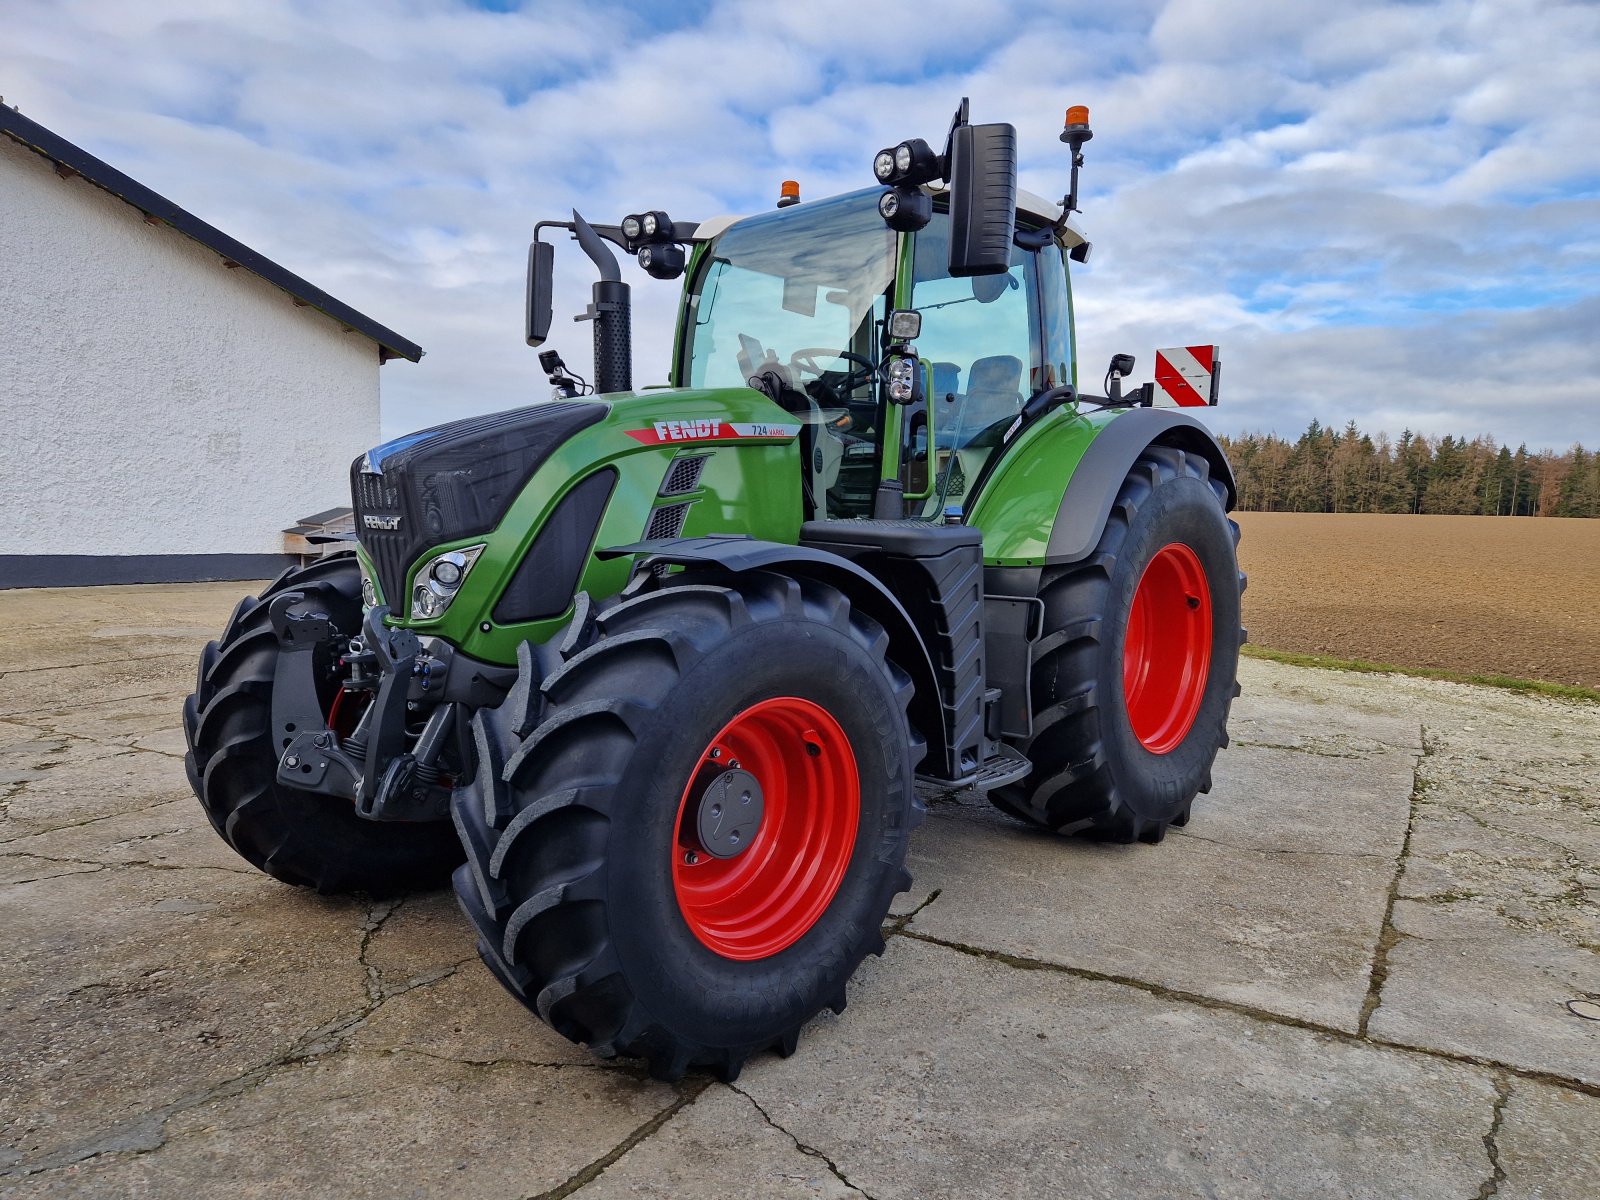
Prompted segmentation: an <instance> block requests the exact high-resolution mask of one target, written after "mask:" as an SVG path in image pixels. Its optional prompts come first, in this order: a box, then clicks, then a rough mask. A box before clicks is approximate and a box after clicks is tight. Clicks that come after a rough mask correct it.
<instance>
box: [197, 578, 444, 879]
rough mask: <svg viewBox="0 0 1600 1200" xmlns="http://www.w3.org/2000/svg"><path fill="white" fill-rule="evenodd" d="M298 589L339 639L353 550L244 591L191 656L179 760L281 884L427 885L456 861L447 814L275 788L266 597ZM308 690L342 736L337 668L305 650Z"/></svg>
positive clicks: (202, 795)
mask: <svg viewBox="0 0 1600 1200" xmlns="http://www.w3.org/2000/svg"><path fill="white" fill-rule="evenodd" d="M302 589H305V590H308V591H310V592H313V593H314V594H315V598H316V599H315V603H316V605H317V606H319V607H326V608H327V610H328V615H329V616H330V617H332V618H333V622H334V625H335V627H336V628H337V629H338V630H339V631H340V632H341V633H343V634H345V635H346V636H348V635H350V634H353V633H355V632H356V631H357V630H358V629H359V628H360V625H361V573H360V570H359V568H358V567H357V565H356V560H355V556H354V555H348V554H341V555H336V556H330V557H328V558H324V559H321V560H319V561H318V562H315V563H313V564H311V565H310V566H308V567H305V568H302V569H298V570H290V571H286V572H284V574H283V575H281V576H279V577H278V578H277V579H276V580H274V581H273V583H272V584H271V586H269V587H268V588H267V589H266V590H265V591H263V592H262V593H261V596H260V597H259V598H256V597H251V596H246V597H245V598H244V599H243V600H241V601H239V605H238V607H237V608H235V609H234V611H233V616H232V617H231V618H230V619H229V621H228V625H227V628H226V629H224V630H223V634H222V638H221V640H220V641H215V642H210V643H208V644H207V645H206V648H205V650H204V651H202V652H201V655H200V669H199V677H198V679H197V681H196V683H195V690H194V693H193V694H192V695H191V696H190V697H189V698H188V699H187V700H186V701H184V705H183V728H184V733H185V735H186V736H187V738H188V742H189V750H188V753H187V754H186V755H185V756H184V769H185V771H186V772H187V774H188V776H189V784H190V786H191V787H192V788H193V789H194V793H195V795H196V796H197V797H199V799H200V804H201V806H202V807H203V808H204V809H205V811H206V816H207V817H209V818H210V820H211V824H212V827H213V828H215V829H216V831H217V832H218V833H219V834H221V835H222V839H223V841H225V842H227V843H228V845H230V846H232V847H233V849H234V850H236V851H238V853H239V854H240V855H241V856H242V857H244V858H245V859H246V860H247V861H248V862H250V863H252V864H253V865H255V866H257V867H259V868H260V869H261V870H263V871H265V872H266V873H267V874H268V875H271V876H273V877H274V878H276V879H281V880H283V882H285V883H292V884H296V885H298V886H301V887H310V888H315V889H316V890H317V891H319V892H350V891H366V892H395V891H405V890H410V889H414V888H424V887H433V886H437V885H438V884H440V883H443V882H444V880H445V879H446V878H447V877H448V875H449V873H450V869H451V868H452V867H454V866H455V865H456V863H458V862H460V861H461V848H460V845H459V844H458V842H457V840H456V838H455V837H454V836H453V835H452V833H451V830H450V826H449V823H448V822H445V821H426V822H416V823H398V822H388V821H385V822H379V821H369V820H366V819H365V818H363V817H360V816H357V815H356V811H355V808H354V806H352V805H351V804H350V802H349V801H346V800H339V799H336V798H335V797H332V796H323V795H317V794H314V793H311V792H302V791H299V790H297V789H295V788H286V787H280V786H279V785H278V783H277V770H278V754H279V749H278V747H277V746H276V745H275V744H274V742H273V740H272V730H271V724H272V687H273V681H274V678H275V676H276V674H277V666H278V639H277V635H276V634H274V633H273V631H272V625H271V623H270V622H269V621H268V620H267V601H269V600H271V599H272V598H273V597H274V596H277V595H279V594H281V593H283V592H287V591H296V590H302ZM313 653H315V654H316V655H317V656H318V657H317V662H316V672H317V677H318V680H319V691H318V697H319V699H320V700H321V702H322V707H323V712H324V713H325V714H326V715H327V720H328V724H329V727H330V728H337V729H338V731H339V732H340V733H348V732H349V729H348V728H347V727H346V726H347V725H348V724H349V720H350V715H349V714H348V713H346V712H342V711H341V710H342V709H344V708H345V707H346V706H345V705H344V703H343V702H342V697H343V695H344V693H343V692H342V690H341V689H340V687H339V670H338V667H337V664H336V663H334V662H333V661H331V659H332V656H331V653H330V652H328V651H327V650H325V649H318V650H316V651H314V652H313Z"/></svg>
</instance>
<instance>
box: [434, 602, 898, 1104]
mask: <svg viewBox="0 0 1600 1200" xmlns="http://www.w3.org/2000/svg"><path fill="white" fill-rule="evenodd" d="M579 614H580V615H579V616H577V617H575V618H574V621H573V623H572V625H571V626H569V628H568V630H567V631H566V633H565V634H558V635H557V637H556V638H555V639H553V640H552V642H551V643H549V644H548V645H547V646H545V647H533V646H524V647H523V649H522V653H521V654H520V655H519V658H520V662H521V674H520V678H519V680H518V682H517V684H516V685H515V687H514V688H513V689H512V691H511V693H510V694H509V695H508V697H507V699H506V701H505V703H503V704H502V705H500V706H498V707H496V708H491V709H482V710H479V712H478V713H477V714H476V716H475V717H474V719H473V729H474V733H475V736H476V741H477V758H478V771H477V775H476V777H475V779H474V780H473V781H472V782H471V783H470V784H469V785H468V786H466V787H464V788H462V789H460V790H459V791H458V792H457V793H456V796H455V798H454V805H453V809H454V815H455V820H456V826H457V831H458V832H459V833H460V835H461V838H462V841H463V843H464V844H465V846H466V847H467V862H466V864H465V865H464V866H463V867H461V868H460V869H459V870H458V871H457V872H456V876H455V885H456V893H457V895H458V897H459V899H460V902H461V906H462V908H463V910H464V911H465V912H466V914H467V915H468V917H469V918H471V920H472V922H473V924H474V925H475V926H476V927H477V930H478V934H479V941H478V952H479V954H480V955H481V956H482V958H483V961H484V963H485V964H486V965H487V966H488V967H489V969H490V971H492V972H493V973H494V975H495V976H496V977H497V978H498V979H499V980H500V982H501V983H503V984H504V985H505V986H506V987H507V988H508V989H509V990H510V991H511V993H512V994H513V995H514V996H516V997H517V998H518V999H519V1000H521V1001H522V1003H523V1004H525V1005H526V1006H527V1007H528V1008H529V1009H530V1010H532V1011H533V1012H534V1013H535V1014H537V1015H538V1016H539V1017H540V1018H541V1019H542V1020H544V1021H545V1022H547V1023H548V1024H549V1025H550V1026H551V1027H552V1028H554V1029H555V1030H556V1031H557V1032H558V1033H560V1034H562V1035H563V1036H564V1037H567V1038H569V1039H570V1040H572V1041H574V1042H579V1043H586V1044H587V1045H588V1046H589V1048H590V1049H591V1050H592V1051H594V1052H595V1053H596V1054H598V1055H599V1056H601V1057H603V1058H610V1057H615V1056H617V1055H629V1056H636V1057H641V1058H644V1059H645V1060H647V1065H648V1068H649V1070H650V1072H651V1074H652V1075H654V1076H656V1077H657V1078H661V1079H669V1080H672V1079H677V1078H679V1077H681V1076H682V1075H683V1073H684V1072H685V1071H686V1070H688V1069H689V1068H691V1067H703V1068H707V1069H710V1070H711V1071H713V1072H714V1073H716V1074H717V1075H718V1076H719V1077H721V1078H723V1079H729V1080H731V1079H732V1078H734V1077H735V1076H736V1075H737V1074H738V1072H739V1070H740V1067H741V1066H742V1064H743V1063H744V1061H745V1060H746V1059H747V1058H748V1057H749V1056H750V1055H751V1054H754V1053H757V1052H759V1051H761V1050H764V1049H768V1048H771V1049H775V1050H777V1051H778V1052H779V1053H780V1054H784V1055H787V1054H790V1053H792V1052H793V1050H794V1048H795V1045H796V1043H797V1041H798V1038H799V1034H800V1029H801V1027H802V1026H803V1025H804V1024H805V1023H806V1022H807V1021H809V1020H810V1019H811V1018H812V1017H813V1016H815V1015H816V1014H817V1013H818V1012H819V1011H821V1009H822V1008H823V1007H825V1006H826V1007H829V1008H832V1009H833V1011H834V1012H835V1013H837V1012H840V1011H842V1010H843V1008H844V1006H845V983H846V981H847V980H848V979H849V978H850V977H851V975H852V974H854V972H855V970H856V968H857V966H858V965H859V964H860V962H861V961H862V959H863V958H864V957H865V956H866V955H867V954H868V953H873V954H881V953H882V951H883V945H884V942H883V936H882V923H883V920H884V918H885V916H886V914H887V912H888V908H889V905H890V903H891V902H892V900H893V898H894V896H895V894H896V893H897V892H900V891H904V890H905V889H906V888H907V887H909V886H910V883H911V877H910V875H909V874H908V873H907V872H906V870H905V865H904V864H905V855H906V843H907V839H908V836H909V834H910V831H911V829H912V827H913V826H914V825H915V824H917V823H919V822H920V820H921V818H922V815H923V808H922V805H921V803H920V801H918V800H917V799H916V794H915V792H914V790H913V785H912V779H913V769H914V767H915V764H916V761H917V759H918V758H920V756H921V749H922V742H921V740H920V739H919V738H916V737H915V736H914V735H913V733H912V732H911V728H910V726H909V724H908V721H907V718H906V706H907V704H908V703H909V701H910V698H911V691H912V685H911V681H910V678H909V677H908V676H907V675H906V674H905V673H904V672H903V671H901V670H900V669H899V668H898V667H896V666H895V665H894V664H893V663H892V662H890V661H889V660H887V659H886V657H885V653H886V650H887V648H888V641H889V639H888V636H887V635H886V634H885V632H884V630H883V629H882V627H881V626H879V625H878V624H877V623H876V622H875V621H873V620H871V619H870V618H868V617H867V616H865V615H864V614H862V613H860V612H858V611H856V610H854V609H853V608H852V607H851V605H850V603H849V601H848V600H847V599H846V597H845V596H844V595H843V593H841V592H839V591H837V590H835V589H833V588H831V587H827V586H824V585H822V584H818V583H814V582H812V581H810V580H797V579H793V578H790V577H787V576H782V575H777V574H771V573H766V572H751V573H748V574H741V575H702V576H699V577H691V576H687V575H683V576H675V577H673V579H672V581H671V582H670V583H667V584H666V585H664V586H661V587H660V588H658V589H656V590H653V591H648V592H644V593H643V594H638V595H634V596H631V597H630V598H628V599H626V600H624V601H622V602H621V603H619V604H616V605H615V606H614V607H611V608H609V609H607V610H605V611H603V612H601V613H600V614H599V615H598V616H597V617H596V616H592V615H591V613H590V610H589V607H588V605H587V597H580V604H579ZM785 704H799V705H804V706H814V708H815V709H818V710H820V711H821V713H822V714H823V716H821V717H818V718H817V720H816V721H815V722H814V724H815V726H816V729H818V730H827V729H830V728H831V733H827V734H826V735H825V736H826V737H827V738H828V739H829V740H828V742H827V746H826V748H824V747H823V746H815V745H813V742H812V740H811V739H812V737H813V731H809V730H808V731H806V732H805V733H804V734H803V735H801V736H803V737H804V738H805V739H806V740H805V741H804V742H803V743H802V741H801V740H800V738H799V737H795V738H794V739H793V746H792V747H791V746H790V745H789V741H788V740H782V741H781V745H780V739H777V738H774V740H773V742H772V746H773V747H775V748H776V749H775V750H774V753H779V754H792V753H793V751H794V749H795V748H799V749H803V750H804V751H805V753H806V754H811V755H814V756H816V757H813V758H812V759H811V761H812V762H814V763H818V764H820V765H819V766H817V767H816V768H808V767H805V766H804V765H803V764H804V762H805V759H804V757H803V756H802V757H801V763H802V766H801V767H800V768H799V770H800V774H799V775H796V774H793V773H790V774H788V775H786V776H782V772H779V771H776V770H774V771H773V772H772V773H771V775H762V774H761V772H762V771H763V768H762V767H759V766H751V770H752V772H755V773H756V774H757V775H759V776H760V777H761V779H763V780H764V782H763V787H764V788H765V789H766V790H765V795H766V803H767V804H768V820H769V821H770V822H772V824H771V826H770V829H771V830H773V831H777V830H784V829H788V828H790V827H789V826H788V825H786V824H783V823H781V822H778V820H777V818H775V817H774V816H773V812H774V808H773V806H774V804H775V803H776V802H775V801H774V783H773V779H774V778H775V777H779V776H782V777H784V778H787V779H788V780H789V781H790V782H789V783H787V784H785V785H783V786H784V788H785V789H787V790H786V791H785V792H784V793H783V794H785V795H789V796H793V797H796V798H797V802H796V803H795V804H794V805H793V807H792V808H790V809H788V810H787V811H792V812H796V813H804V814H807V816H806V818H805V820H806V821H807V822H809V823H811V824H816V823H817V822H820V821H824V819H825V818H824V817H823V816H821V815H819V814H825V813H827V812H829V811H832V810H831V809H830V805H835V806H837V807H838V809H839V811H843V810H844V808H846V807H847V808H848V811H849V812H850V813H851V814H853V815H852V816H851V817H850V819H851V820H854V821H855V822H856V824H855V828H854V832H853V834H852V833H851V832H850V831H849V829H848V828H846V829H845V830H844V831H843V832H840V833H838V834H837V836H836V839H835V841H834V842H833V844H832V845H831V846H830V847H829V850H828V854H827V855H823V854H818V855H812V854H811V853H810V852H809V851H805V850H795V849H794V843H793V842H789V841H783V840H779V834H778V833H776V832H773V833H771V834H770V837H769V826H767V825H763V826H761V828H760V830H759V832H758V833H756V834H754V835H753V836H752V839H751V840H750V841H749V842H748V843H747V847H748V848H747V850H746V851H744V853H745V854H747V855H749V856H750V859H749V861H751V862H767V863H770V862H785V863H802V862H806V863H810V862H812V861H815V862H818V863H824V866H823V867H821V868H819V869H820V870H823V871H830V870H831V871H833V872H834V874H833V876H832V877H833V878H835V879H837V880H838V882H837V884H836V885H835V886H834V889H833V890H831V891H829V890H823V891H822V892H820V893H819V898H817V899H816V900H815V901H814V903H815V905H817V906H823V905H825V907H818V908H815V909H814V910H813V914H814V915H812V916H811V917H810V919H809V921H810V923H809V924H808V923H806V922H804V921H796V922H794V924H793V928H792V929H790V928H789V927H788V926H780V928H783V929H786V930H787V931H788V933H789V934H792V939H791V940H790V941H789V942H788V943H787V944H786V945H783V946H781V947H778V946H775V947H774V948H773V949H772V950H771V951H770V952H767V953H760V954H749V955H747V956H746V957H744V958H742V959H741V958H738V957H733V956H730V955H729V954H728V953H725V952H724V951H723V950H721V949H717V948H714V947H713V946H712V945H711V944H710V943H709V942H708V941H706V940H705V939H704V937H703V936H702V934H701V933H700V932H697V929H696V927H695V926H694V925H692V924H691V919H690V915H689V914H690V913H691V911H693V910H691V908H690V907H688V906H687V905H686V903H684V902H680V900H679V894H680V893H679V892H678V890H677V889H678V888H679V886H680V881H679V876H680V864H695V863H698V862H699V861H700V855H698V854H695V853H692V852H690V851H687V850H685V843H684V841H683V839H684V838H685V836H686V834H685V831H686V829H688V828H690V825H689V818H688V817H687V816H686V815H685V814H687V813H689V812H691V798H692V795H694V794H695V789H697V788H699V787H700V786H701V781H702V780H703V779H704V778H705V776H704V775H703V774H702V773H703V772H705V771H707V770H708V763H709V760H710V759H714V758H718V757H719V756H721V754H722V751H721V750H720V749H719V746H718V743H719V741H722V742H727V743H728V744H730V745H733V744H734V743H733V742H732V740H731V739H732V735H731V734H730V733H729V731H730V730H732V729H734V728H736V727H740V722H742V721H745V720H747V719H750V718H749V714H751V713H754V712H757V711H758V710H762V709H763V708H764V706H768V705H779V706H782V705H785ZM841 738H842V739H847V740H846V741H844V742H843V743H842V744H843V745H844V751H843V753H842V755H841V753H840V751H839V750H838V744H839V739H841ZM744 757H745V758H746V759H747V760H752V761H753V760H755V758H756V754H755V753H754V752H752V753H749V754H745V755H744ZM836 759H837V761H839V762H848V763H849V764H850V766H849V770H848V771H847V772H845V773H844V774H840V773H838V772H835V773H833V774H827V772H830V771H833V770H834V768H833V766H832V765H831V764H833V763H834V762H835V760H836ZM723 761H724V762H725V763H731V764H732V765H733V766H737V765H738V763H737V762H736V761H735V760H734V757H733V753H731V752H730V753H729V754H728V756H727V757H726V758H724V759H723ZM783 761H785V762H789V761H792V760H783ZM785 769H786V770H790V771H791V772H792V770H793V768H789V767H786V768H785ZM818 771H821V772H823V774H818V773H817V772H818ZM807 772H810V773H807ZM846 776H848V779H849V780H851V781H853V782H849V785H848V787H847V788H846V789H844V792H843V793H836V792H835V791H834V790H831V789H829V788H826V787H824V786H823V784H821V783H819V782H817V781H819V780H823V779H835V780H837V779H841V778H846ZM797 781H799V782H797ZM699 794H700V795H707V794H709V792H708V791H707V792H701V793H699ZM839 794H843V795H844V799H842V800H841V799H839V798H838V796H839ZM830 797H832V799H830ZM699 803H700V805H701V806H702V807H701V808H700V811H702V812H703V811H704V807H703V806H704V804H705V801H704V800H701V801H699ZM777 811H785V810H784V809H782V808H779V809H778V810H777ZM785 836H787V835H785ZM764 837H769V840H768V841H766V842H763V841H762V840H761V839H763V838H764ZM773 846H776V848H777V849H776V850H775V851H774V852H773V853H771V854H770V855H769V856H768V857H766V858H765V859H757V858H756V857H755V856H756V855H757V854H758V852H762V851H763V850H764V848H765V847H773ZM830 855H831V863H827V862H825V861H824V860H825V859H827V858H828V857H829V856H830ZM744 861H746V860H745V859H743V858H740V857H738V856H737V855H735V856H729V857H728V858H726V859H719V864H720V865H718V869H723V868H726V867H728V866H729V865H730V864H738V863H741V862H744ZM711 865H717V864H711ZM696 869H698V868H697V867H695V866H691V865H686V866H684V867H683V868H682V870H683V871H684V872H685V873H687V872H688V871H693V870H696ZM807 870H808V871H809V870H810V867H809V866H808V867H807ZM788 874H789V876H791V877H792V876H794V875H795V872H794V871H793V870H792V869H789V871H788ZM686 877H689V876H687V875H686ZM692 878H705V877H704V876H699V877H692ZM746 879H747V880H748V879H749V877H748V876H747V877H746ZM787 886H788V885H787V884H784V885H781V886H775V887H774V888H772V889H771V890H770V891H766V890H765V889H764V888H761V887H759V886H754V885H749V886H747V887H746V893H745V897H744V902H745V903H747V904H750V903H768V900H767V899H766V898H765V897H767V896H770V897H772V898H773V899H772V900H771V903H774V904H776V903H777V902H778V901H777V898H779V897H782V896H785V895H789V894H790V893H789V892H787V891H786V890H785V888H786V887H787ZM730 922H731V919H730ZM730 927H732V923H730ZM751 927H752V928H754V927H755V925H754V923H753V924H752V926H751ZM702 928H703V927H702ZM741 928H742V927H741Z"/></svg>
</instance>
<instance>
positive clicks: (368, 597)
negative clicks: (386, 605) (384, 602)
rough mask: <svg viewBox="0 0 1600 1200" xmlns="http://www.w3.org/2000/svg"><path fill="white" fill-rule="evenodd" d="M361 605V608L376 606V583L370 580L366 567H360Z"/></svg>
mask: <svg viewBox="0 0 1600 1200" xmlns="http://www.w3.org/2000/svg"><path fill="white" fill-rule="evenodd" d="M361 607H362V608H363V609H372V608H377V607H378V585H377V584H375V583H373V582H372V576H370V575H368V574H367V569H366V567H362V568H361Z"/></svg>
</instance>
